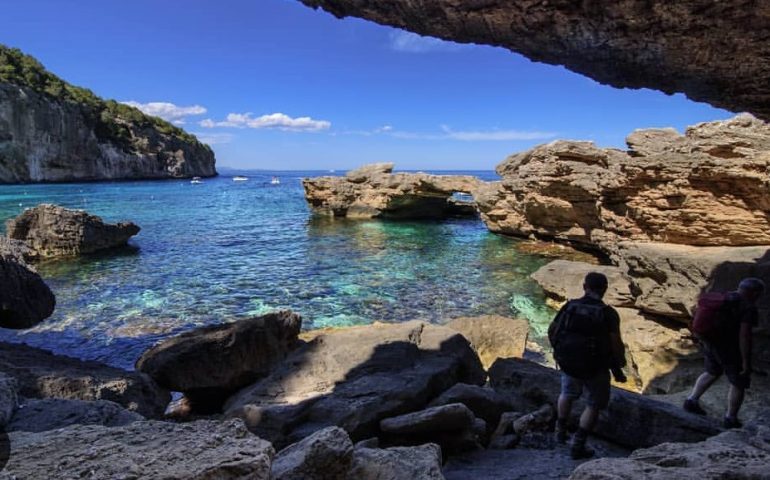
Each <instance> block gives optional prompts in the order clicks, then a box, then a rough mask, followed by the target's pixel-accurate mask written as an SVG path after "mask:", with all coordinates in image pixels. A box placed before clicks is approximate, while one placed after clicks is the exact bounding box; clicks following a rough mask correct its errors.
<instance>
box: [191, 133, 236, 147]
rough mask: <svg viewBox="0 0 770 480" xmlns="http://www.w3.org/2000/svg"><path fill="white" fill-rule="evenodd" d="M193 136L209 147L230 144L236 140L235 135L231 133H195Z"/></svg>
mask: <svg viewBox="0 0 770 480" xmlns="http://www.w3.org/2000/svg"><path fill="white" fill-rule="evenodd" d="M193 135H195V136H196V137H198V140H200V141H201V142H203V143H207V144H209V145H219V144H222V143H230V142H231V141H232V140H233V138H234V135H232V134H229V133H211V132H194V133H193Z"/></svg>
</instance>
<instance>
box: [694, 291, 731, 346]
mask: <svg viewBox="0 0 770 480" xmlns="http://www.w3.org/2000/svg"><path fill="white" fill-rule="evenodd" d="M728 295H729V294H727V293H723V292H707V293H704V294H702V295H701V296H700V297H698V306H697V307H696V308H695V317H694V318H693V319H692V322H691V323H690V330H691V331H692V333H694V334H695V335H696V336H698V337H700V338H703V339H706V340H708V339H710V338H714V337H716V336H718V335H719V334H720V333H721V332H722V326H723V325H724V321H723V318H724V315H725V302H726V301H727V296H728Z"/></svg>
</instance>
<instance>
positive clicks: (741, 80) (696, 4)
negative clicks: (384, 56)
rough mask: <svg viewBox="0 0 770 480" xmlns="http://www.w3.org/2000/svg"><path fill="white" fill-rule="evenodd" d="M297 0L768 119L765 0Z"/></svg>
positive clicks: (621, 84)
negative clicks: (715, 0) (706, 0)
mask: <svg viewBox="0 0 770 480" xmlns="http://www.w3.org/2000/svg"><path fill="white" fill-rule="evenodd" d="M301 1H302V2H303V3H304V4H305V5H308V6H310V7H314V8H317V7H321V8H323V9H325V10H327V11H328V12H330V13H332V14H334V15H335V16H337V17H346V16H356V17H361V18H365V19H368V20H372V21H375V22H377V23H381V24H384V25H390V26H393V27H397V28H403V29H406V30H410V31H412V32H415V33H418V34H420V35H429V36H432V37H438V38H442V39H444V40H452V41H455V42H462V43H477V44H486V45H493V46H499V47H504V48H507V49H509V50H512V51H514V52H517V53H520V54H522V55H524V56H526V57H528V58H529V59H531V60H534V61H537V62H545V63H549V64H555V65H564V66H565V67H567V68H568V69H570V70H572V71H574V72H578V73H581V74H583V75H587V76H589V77H591V78H593V79H594V80H596V81H598V82H600V83H604V84H609V85H612V86H614V87H618V88H645V87H646V88H653V89H657V90H660V91H662V92H665V93H668V94H672V93H675V92H681V93H684V94H686V95H687V96H688V97H689V98H691V99H693V100H696V101H703V102H708V103H711V104H712V105H715V106H718V107H723V108H726V109H727V110H731V111H751V112H754V113H755V114H757V115H759V116H761V117H763V118H765V119H768V120H770V89H768V87H767V86H768V85H770V67H769V66H768V65H767V62H766V61H765V59H767V58H768V57H770V47H768V45H767V41H766V39H767V35H768V31H770V24H769V23H768V21H767V18H768V16H770V10H769V8H770V7H768V5H767V4H765V3H762V2H758V3H757V2H755V3H741V2H720V3H718V4H715V3H709V4H703V3H702V2H700V1H698V0H682V1H677V2H669V1H665V0H654V1H650V2H642V3H638V2H525V3H521V2H509V1H504V0H483V1H473V2H470V1H468V2H458V1H457V0H422V1H420V2H414V1H409V0H391V1H387V2H383V1H375V0H301ZM693 52H698V54H697V55H694V54H693Z"/></svg>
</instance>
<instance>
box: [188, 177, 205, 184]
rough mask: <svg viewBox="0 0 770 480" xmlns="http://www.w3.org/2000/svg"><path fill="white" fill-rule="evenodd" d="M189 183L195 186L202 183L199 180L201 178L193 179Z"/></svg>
mask: <svg viewBox="0 0 770 480" xmlns="http://www.w3.org/2000/svg"><path fill="white" fill-rule="evenodd" d="M190 183H192V184H193V185H197V184H199V183H203V180H201V177H193V178H192V180H190Z"/></svg>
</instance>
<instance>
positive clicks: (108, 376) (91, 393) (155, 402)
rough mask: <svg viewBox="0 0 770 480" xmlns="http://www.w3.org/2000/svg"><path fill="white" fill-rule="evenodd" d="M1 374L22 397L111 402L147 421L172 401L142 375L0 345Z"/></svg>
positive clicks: (30, 349) (41, 352)
mask: <svg viewBox="0 0 770 480" xmlns="http://www.w3.org/2000/svg"><path fill="white" fill-rule="evenodd" d="M0 372H3V373H5V374H7V375H9V376H11V377H13V378H15V379H16V382H17V383H18V385H19V394H20V395H21V396H23V397H27V398H62V399H72V400H110V401H113V402H115V403H117V404H119V405H121V406H123V407H124V408H127V409H128V410H131V411H135V412H137V413H139V414H140V415H142V416H144V417H148V418H156V417H160V416H161V415H163V411H164V410H165V408H166V405H167V404H168V402H169V401H170V400H171V395H170V394H169V392H168V391H166V390H163V389H162V388H160V387H158V385H157V384H156V383H155V382H154V381H153V380H152V379H151V378H150V377H149V376H147V375H145V374H143V373H140V372H128V371H125V370H121V369H119V368H114V367H110V366H107V365H104V364H102V363H99V362H93V361H83V360H78V359H76V358H71V357H65V356H62V355H54V354H53V353H51V352H49V351H47V350H41V349H38V348H33V347H29V346H27V345H23V344H11V343H3V342H0Z"/></svg>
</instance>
